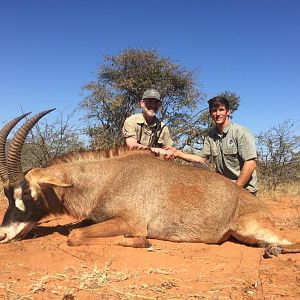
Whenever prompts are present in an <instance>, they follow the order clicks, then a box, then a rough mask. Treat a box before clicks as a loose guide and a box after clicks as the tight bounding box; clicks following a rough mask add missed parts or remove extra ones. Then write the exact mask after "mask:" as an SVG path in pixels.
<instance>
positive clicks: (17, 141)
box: [7, 108, 55, 183]
mask: <svg viewBox="0 0 300 300" xmlns="http://www.w3.org/2000/svg"><path fill="white" fill-rule="evenodd" d="M54 109H55V108H54ZM54 109H49V110H46V111H43V112H40V113H39V114H37V115H35V116H33V117H32V118H30V119H29V120H27V121H26V122H25V123H24V124H23V125H22V127H21V128H20V129H19V130H18V131H17V133H16V134H15V136H14V138H13V140H12V142H11V144H10V145H9V150H8V154H7V168H8V179H9V181H10V182H11V183H14V182H17V181H19V180H22V179H24V174H23V171H22V165H21V153H22V147H23V145H24V142H25V139H26V136H27V134H28V133H29V131H30V130H31V129H32V127H33V126H34V125H35V124H36V123H37V122H38V121H39V120H40V119H41V118H42V117H43V116H45V115H46V114H48V113H49V112H51V111H53V110H54Z"/></svg>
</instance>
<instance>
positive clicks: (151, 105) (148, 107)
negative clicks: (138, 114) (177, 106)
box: [140, 98, 161, 117]
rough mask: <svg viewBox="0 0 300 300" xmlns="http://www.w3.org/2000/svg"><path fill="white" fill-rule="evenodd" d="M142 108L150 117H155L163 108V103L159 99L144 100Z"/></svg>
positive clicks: (141, 103) (141, 102)
mask: <svg viewBox="0 0 300 300" xmlns="http://www.w3.org/2000/svg"><path fill="white" fill-rule="evenodd" d="M140 105H141V108H142V109H143V111H144V113H146V114H147V116H149V117H154V116H155V114H156V113H157V111H158V109H159V108H160V106H161V101H159V100H157V99H152V98H149V99H142V100H141V101H140Z"/></svg>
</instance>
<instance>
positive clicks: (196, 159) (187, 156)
mask: <svg viewBox="0 0 300 300" xmlns="http://www.w3.org/2000/svg"><path fill="white" fill-rule="evenodd" d="M165 149H166V150H171V151H172V152H173V153H172V154H173V156H174V157H179V158H181V159H183V160H186V161H188V162H197V163H200V164H204V163H205V162H206V161H207V159H206V158H204V157H201V156H199V155H195V154H188V153H184V152H182V151H180V150H177V149H176V148H174V147H165Z"/></svg>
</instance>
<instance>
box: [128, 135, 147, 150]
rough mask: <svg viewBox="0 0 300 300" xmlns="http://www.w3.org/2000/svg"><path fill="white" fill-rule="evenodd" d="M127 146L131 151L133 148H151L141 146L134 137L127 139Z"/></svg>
mask: <svg viewBox="0 0 300 300" xmlns="http://www.w3.org/2000/svg"><path fill="white" fill-rule="evenodd" d="M126 145H127V146H128V147H129V148H130V149H132V148H135V149H139V150H140V149H149V147H148V146H144V145H142V144H139V143H138V142H137V140H136V139H135V138H133V137H128V138H127V139H126Z"/></svg>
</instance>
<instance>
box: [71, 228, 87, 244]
mask: <svg viewBox="0 0 300 300" xmlns="http://www.w3.org/2000/svg"><path fill="white" fill-rule="evenodd" d="M68 245H69V246H80V245H83V236H82V233H81V232H80V230H76V229H74V230H72V231H71V232H70V234H69V236H68Z"/></svg>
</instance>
